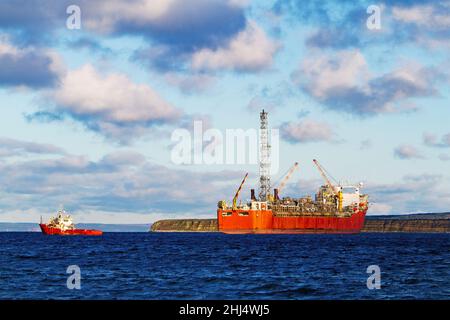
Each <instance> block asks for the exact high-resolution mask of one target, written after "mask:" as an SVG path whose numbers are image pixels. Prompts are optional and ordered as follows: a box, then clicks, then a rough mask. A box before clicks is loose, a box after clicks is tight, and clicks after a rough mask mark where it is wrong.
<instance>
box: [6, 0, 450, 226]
mask: <svg viewBox="0 0 450 320" xmlns="http://www.w3.org/2000/svg"><path fill="white" fill-rule="evenodd" d="M71 5H75V6H76V7H75V8H74V7H73V6H71ZM374 5H375V7H374ZM449 13H450V1H428V2H427V1H414V0H408V1H395V2H393V1H389V2H385V1H377V2H376V3H375V2H371V1H342V0H340V1H289V0H272V1H250V0H223V1H216V0H131V1H119V0H111V1H107V2H106V1H92V0H90V1H88V0H80V1H76V0H70V1H65V0H62V1H50V0H39V1H38V0H27V1H25V0H24V1H17V0H15V1H10V0H3V1H1V2H0V108H1V117H0V222H36V221H38V220H39V217H40V216H41V215H42V216H44V217H49V216H50V215H51V214H52V213H54V212H55V211H56V210H57V209H58V208H59V207H60V205H64V207H65V208H66V210H67V211H69V212H70V213H71V214H72V215H73V216H74V218H75V220H76V221H77V222H102V223H149V222H154V221H156V220H158V219H162V218H183V217H186V218H187V217H189V218H193V217H198V218H206V217H214V216H215V214H216V207H217V202H218V201H219V200H222V199H226V200H228V201H230V200H231V198H232V197H233V195H234V193H235V191H236V189H237V187H238V185H239V183H240V181H241V179H242V178H243V176H244V174H245V173H246V172H249V179H248V181H247V183H246V185H245V186H244V188H243V190H242V195H241V198H242V199H243V200H245V199H248V198H249V197H250V192H249V189H250V188H251V187H253V188H257V187H258V184H257V183H258V170H259V167H258V165H257V164H255V163H243V164H240V163H236V162H234V163H229V164H220V163H219V164H218V163H213V164H211V163H209V164H207V163H205V162H204V161H203V162H200V163H191V164H180V163H177V162H176V161H174V159H173V152H174V148H176V146H177V145H178V146H179V144H178V142H179V141H176V140H175V141H174V139H173V135H174V133H175V132H184V133H186V132H187V133H189V134H190V135H191V137H194V133H195V129H194V128H195V126H194V124H195V123H201V124H202V127H203V131H202V132H204V133H206V131H205V130H208V129H210V130H212V131H210V132H216V133H220V134H222V135H223V136H225V133H226V131H227V130H231V129H243V130H257V129H258V127H259V112H260V111H261V110H262V109H265V110H266V111H267V112H268V113H269V124H270V127H271V128H272V129H274V132H275V131H277V132H279V140H277V142H278V145H279V148H278V149H279V150H278V152H273V155H272V156H273V157H276V159H277V161H278V162H279V170H277V171H276V172H272V177H271V178H272V182H273V185H274V186H275V185H276V183H277V181H279V180H280V178H281V177H282V176H283V174H284V173H285V172H286V171H287V170H288V169H289V168H290V167H291V166H292V164H293V163H294V162H297V161H298V162H299V170H298V171H297V172H296V173H295V174H294V175H293V176H292V178H291V179H290V181H289V183H288V185H287V187H286V188H285V190H284V191H283V193H284V195H289V196H296V197H299V196H302V195H305V194H313V193H314V192H315V191H316V190H317V188H318V187H319V186H320V185H321V184H322V183H323V181H322V179H321V177H320V175H319V173H318V172H317V170H316V169H315V167H314V165H313V163H312V159H318V160H319V161H320V163H321V164H322V165H323V166H324V167H325V168H326V169H327V171H328V172H329V173H330V174H331V175H332V176H333V177H334V178H335V179H336V180H338V181H342V182H345V183H352V184H356V183H359V182H363V183H364V192H365V193H367V194H369V199H370V203H371V204H370V207H369V212H368V214H371V215H375V214H406V213H414V212H443V211H450V170H449V169H450V124H449V123H450V105H449V101H450V100H449V99H450V92H449V84H450V74H449V70H450V41H449V39H450V14H449ZM180 130H181V131H180ZM274 139H275V138H274ZM192 141H193V140H192ZM215 142H216V144H215V146H216V147H217V148H220V147H222V148H223V150H225V152H226V149H225V145H226V141H221V142H220V141H215ZM272 144H275V140H274V142H272ZM207 145H208V143H207V141H203V142H202V143H201V145H200V148H201V150H206V149H202V148H205V147H206V146H207ZM189 150H191V149H189ZM192 150H193V149H192ZM192 152H194V151H192Z"/></svg>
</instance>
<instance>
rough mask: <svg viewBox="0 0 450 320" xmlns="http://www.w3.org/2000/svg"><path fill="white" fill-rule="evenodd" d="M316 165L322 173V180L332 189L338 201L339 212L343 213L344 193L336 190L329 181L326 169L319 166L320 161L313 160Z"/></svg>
mask: <svg viewBox="0 0 450 320" xmlns="http://www.w3.org/2000/svg"><path fill="white" fill-rule="evenodd" d="M313 162H314V164H315V165H316V167H317V169H318V170H319V172H320V175H321V176H322V178H323V179H324V180H325V182H326V184H327V186H328V187H329V188H330V189H331V191H332V192H333V194H334V195H335V196H336V198H337V200H338V210H339V211H342V202H343V199H342V191H341V190H340V189H339V188H336V187H335V186H334V185H333V184H332V183H331V181H330V179H328V177H327V175H326V173H325V169H323V168H322V166H321V165H320V164H319V161H317V160H316V159H313Z"/></svg>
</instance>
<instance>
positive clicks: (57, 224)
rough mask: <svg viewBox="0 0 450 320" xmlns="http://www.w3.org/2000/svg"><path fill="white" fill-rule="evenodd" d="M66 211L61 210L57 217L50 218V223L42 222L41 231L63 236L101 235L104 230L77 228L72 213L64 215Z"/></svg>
mask: <svg viewBox="0 0 450 320" xmlns="http://www.w3.org/2000/svg"><path fill="white" fill-rule="evenodd" d="M65 213H66V212H65V211H64V210H62V209H61V210H59V211H58V214H57V216H56V217H54V218H53V217H52V218H50V221H49V222H48V223H42V218H41V223H40V224H39V227H41V231H42V233H43V234H48V235H61V236H75V235H83V236H101V235H102V234H103V231H101V230H89V229H77V228H75V225H74V223H73V221H72V217H71V216H70V215H64V214H65Z"/></svg>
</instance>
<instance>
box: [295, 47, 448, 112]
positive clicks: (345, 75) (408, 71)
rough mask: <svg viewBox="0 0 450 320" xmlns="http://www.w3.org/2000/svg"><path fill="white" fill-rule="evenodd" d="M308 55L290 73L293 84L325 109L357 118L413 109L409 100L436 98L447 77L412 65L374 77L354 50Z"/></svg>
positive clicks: (360, 55)
mask: <svg viewBox="0 0 450 320" xmlns="http://www.w3.org/2000/svg"><path fill="white" fill-rule="evenodd" d="M310 56H311V57H310V58H306V59H305V60H303V62H302V63H301V64H300V67H299V69H298V70H297V71H295V72H294V73H293V74H292V79H293V81H294V83H295V84H296V85H298V86H299V87H300V88H301V89H303V90H305V91H306V92H307V93H308V94H310V95H311V96H313V97H314V98H316V99H317V100H319V101H320V102H322V103H323V104H324V106H325V107H327V108H329V109H332V110H336V111H343V112H348V113H353V114H356V115H359V116H366V115H375V114H379V113H389V112H398V111H410V110H411V109H416V107H415V106H414V105H413V104H411V102H410V100H409V99H411V98H414V97H423V96H432V95H436V94H437V90H436V89H435V85H436V83H437V82H438V81H441V80H443V79H444V78H445V77H446V76H445V75H444V74H443V72H442V70H437V69H435V68H432V67H430V68H426V67H423V66H421V65H419V64H417V63H414V62H405V63H404V64H403V65H402V66H401V67H399V68H397V69H395V70H393V71H390V72H387V73H384V74H381V75H374V74H371V73H370V72H369V69H368V66H367V63H366V60H365V58H364V56H363V55H362V53H361V52H360V51H359V50H356V49H355V50H343V51H337V52H334V53H333V54H331V53H317V52H312V53H311V54H310Z"/></svg>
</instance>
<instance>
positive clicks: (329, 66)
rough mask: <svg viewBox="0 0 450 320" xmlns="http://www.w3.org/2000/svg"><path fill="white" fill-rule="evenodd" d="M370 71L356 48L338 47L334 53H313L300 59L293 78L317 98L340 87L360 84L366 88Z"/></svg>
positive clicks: (355, 86)
mask: <svg viewBox="0 0 450 320" xmlns="http://www.w3.org/2000/svg"><path fill="white" fill-rule="evenodd" d="M368 79H369V71H368V68H367V63H366V60H365V59H364V56H363V55H362V53H361V52H360V51H359V50H348V51H340V52H337V53H336V54H335V55H333V56H331V55H327V54H318V55H317V54H312V55H310V57H308V58H306V59H305V60H303V61H302V63H301V66H300V70H299V71H298V72H297V73H295V74H294V81H295V82H296V83H298V84H302V85H304V87H305V88H306V89H307V90H308V91H309V92H310V93H311V94H312V95H313V96H315V97H317V98H326V97H327V96H328V95H330V94H332V93H333V92H335V91H336V90H337V89H339V88H357V87H361V86H362V89H363V90H367V87H366V85H365V84H366V83H367V80H368Z"/></svg>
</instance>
